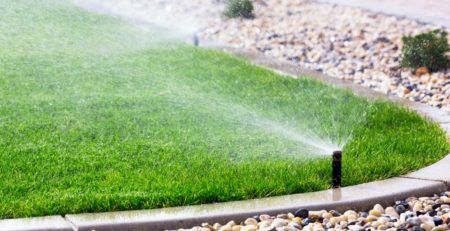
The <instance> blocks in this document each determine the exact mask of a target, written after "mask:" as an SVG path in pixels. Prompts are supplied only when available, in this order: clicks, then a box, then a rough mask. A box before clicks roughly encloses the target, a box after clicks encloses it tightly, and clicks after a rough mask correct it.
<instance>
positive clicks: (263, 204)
mask: <svg viewBox="0 0 450 231" xmlns="http://www.w3.org/2000/svg"><path fill="white" fill-rule="evenodd" d="M209 47H212V48H215V49H222V50H224V51H227V52H231V53H232V54H235V55H237V56H240V57H243V58H246V59H248V60H249V61H250V62H252V63H253V64H255V65H258V66H263V67H265V68H270V69H272V70H274V71H276V72H279V73H282V74H285V75H289V76H292V77H294V78H297V76H310V77H313V78H315V79H318V80H320V81H322V82H325V83H329V84H332V85H335V86H337V87H343V88H347V89H350V90H351V91H353V92H354V93H355V94H356V95H360V96H364V97H368V98H372V99H382V100H391V101H394V102H398V103H400V104H402V105H405V106H406V107H408V108H410V109H412V110H415V111H416V112H418V113H419V114H421V115H423V116H424V117H427V118H429V119H431V120H433V121H435V122H437V123H439V124H440V125H441V127H442V128H443V129H445V130H446V131H447V133H449V134H450V112H444V111H441V110H439V109H437V108H433V107H431V106H427V105H424V104H420V103H416V102H411V101H409V100H406V99H401V98H398V97H393V96H387V95H385V94H382V93H378V92H374V91H372V90H370V89H368V88H365V87H362V86H359V85H356V84H354V83H352V82H349V81H344V80H340V79H336V78H332V77H329V76H325V75H323V74H321V73H318V72H314V71H310V70H304V69H301V68H299V67H298V66H296V65H294V64H291V63H288V62H282V61H275V60H273V59H271V58H268V57H266V56H264V55H263V54H261V53H255V52H248V51H241V50H238V49H234V48H224V47H218V46H216V45H212V46H209ZM449 182H450V154H449V155H448V156H447V157H445V158H444V159H442V160H441V161H439V162H437V163H435V164H433V165H431V166H428V167H425V168H423V169H420V170H419V171H416V172H413V173H410V174H407V175H405V176H400V177H394V178H391V179H386V180H382V181H375V182H370V183H365V184H360V185H354V186H349V187H344V188H341V189H335V190H325V191H319V192H312V193H302V194H293V195H285V196H278V197H269V198H262V199H253V200H245V201H233V202H225V203H217V204H206V205H196V206H185V207H175V208H164V209H153V210H139V211H124V212H107V213H92V214H69V215H66V216H65V217H64V218H63V217H62V216H50V217H40V218H29V219H9V220H0V231H2V230H17V231H19V230H20V231H38V230H63V231H65V230H79V231H83V230H96V231H99V230H130V231H131V230H161V229H176V228H182V227H192V226H196V225H200V224H201V223H203V222H209V223H214V222H222V223H224V222H227V221H229V220H235V221H238V222H239V221H243V220H244V219H246V218H248V217H250V216H253V215H256V214H261V213H267V214H277V213H285V212H289V211H290V212H293V211H295V210H296V209H298V208H307V209H310V210H319V209H335V210H347V209H355V210H360V209H361V210H367V209H369V208H370V207H371V206H373V204H375V203H380V204H382V205H387V204H390V203H393V202H394V201H395V200H398V199H402V198H405V197H408V196H411V195H414V196H426V195H431V194H433V193H439V192H443V191H445V190H447V189H449V188H450V184H449Z"/></svg>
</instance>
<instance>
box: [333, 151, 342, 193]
mask: <svg viewBox="0 0 450 231" xmlns="http://www.w3.org/2000/svg"><path fill="white" fill-rule="evenodd" d="M341 169H342V151H340V150H337V151H334V152H333V162H332V173H331V174H332V175H331V186H332V187H333V188H339V187H341V181H342V180H341V178H342V175H341Z"/></svg>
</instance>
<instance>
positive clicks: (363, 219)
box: [180, 191, 450, 231]
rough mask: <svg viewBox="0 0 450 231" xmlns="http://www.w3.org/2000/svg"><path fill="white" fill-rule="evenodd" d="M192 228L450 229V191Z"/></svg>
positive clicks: (270, 230)
mask: <svg viewBox="0 0 450 231" xmlns="http://www.w3.org/2000/svg"><path fill="white" fill-rule="evenodd" d="M181 230H190V231H296V230H303V231H306V230H307V231H321V230H353V231H357V230H392V231H395V230H397V231H406V230H414V231H422V230H423V231H439V230H450V191H449V192H445V193H441V194H440V195H434V196H432V197H419V198H416V197H409V198H407V199H405V200H400V201H397V202H395V204H394V205H392V206H389V207H386V208H384V207H383V206H381V205H379V204H376V205H375V206H374V207H373V208H372V209H371V210H370V211H362V212H357V211H353V210H347V211H345V212H343V213H340V212H338V211H334V210H331V211H325V210H321V211H308V210H306V209H299V210H298V211H296V212H295V213H288V214H279V215H277V216H269V215H265V214H263V215H256V216H254V217H251V218H248V219H246V220H245V221H244V222H242V223H236V222H234V221H230V222H228V223H227V224H218V223H216V224H208V223H204V224H202V225H201V226H199V227H194V228H191V229H180V231H181Z"/></svg>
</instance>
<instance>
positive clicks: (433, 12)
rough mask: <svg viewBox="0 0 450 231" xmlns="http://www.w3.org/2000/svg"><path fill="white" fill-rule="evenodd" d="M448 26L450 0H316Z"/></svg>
mask: <svg viewBox="0 0 450 231" xmlns="http://www.w3.org/2000/svg"><path fill="white" fill-rule="evenodd" d="M318 1H319V2H327V3H333V4H339V5H345V6H353V7H359V8H362V9H366V10H370V11H374V12H382V13H385V14H390V15H395V16H400V17H407V18H411V19H415V20H419V21H421V22H426V23H431V24H435V25H438V26H444V27H447V28H450V0H318Z"/></svg>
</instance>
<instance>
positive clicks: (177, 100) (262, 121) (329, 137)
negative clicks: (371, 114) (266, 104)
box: [73, 0, 364, 157]
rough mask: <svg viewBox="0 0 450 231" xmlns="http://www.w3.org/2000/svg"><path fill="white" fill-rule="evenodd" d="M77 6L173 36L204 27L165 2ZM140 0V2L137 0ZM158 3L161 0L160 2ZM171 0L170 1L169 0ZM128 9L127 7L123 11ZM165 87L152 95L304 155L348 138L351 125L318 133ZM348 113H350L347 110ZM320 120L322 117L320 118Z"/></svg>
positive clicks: (97, 1) (96, 0)
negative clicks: (268, 137) (175, 14)
mask: <svg viewBox="0 0 450 231" xmlns="http://www.w3.org/2000/svg"><path fill="white" fill-rule="evenodd" d="M73 1H75V3H77V4H78V5H81V6H83V7H87V8H89V9H91V10H95V11H97V12H102V13H108V14H113V15H117V16H121V17H125V18H126V19H128V20H131V21H132V22H134V23H138V24H141V25H145V26H147V27H152V28H154V27H161V28H166V30H164V33H165V35H167V34H176V36H184V35H190V34H192V33H194V32H195V31H196V30H198V29H199V28H201V27H202V26H204V25H203V24H202V23H199V22H198V21H196V20H189V19H185V20H183V21H182V22H180V21H179V19H178V18H177V17H173V18H172V19H171V16H173V15H172V14H173V12H171V11H170V8H169V9H167V8H164V5H163V6H161V5H155V7H154V8H151V7H148V6H145V7H144V8H145V11H142V9H139V7H143V6H142V5H139V4H138V3H136V0H127V1H121V0H93V1H92V0H73ZM155 1H158V0H149V1H147V3H146V4H152V3H154V2H155ZM137 2H141V1H137ZM159 2H160V1H159ZM169 2H170V1H169ZM124 9H127V10H124ZM163 85H165V89H164V90H162V91H159V92H160V93H156V94H155V95H154V97H165V98H167V99H169V100H170V101H171V102H172V103H174V104H178V105H183V106H184V107H189V108H188V109H187V110H197V111H202V110H203V111H204V112H205V114H208V113H211V112H213V113H214V114H216V115H220V117H221V119H223V120H225V121H228V122H230V123H238V124H241V125H243V126H246V127H250V128H252V129H254V130H258V131H263V132H264V133H266V134H269V135H271V136H276V137H278V138H281V139H285V140H290V141H294V142H296V143H299V144H301V145H300V146H301V149H302V150H298V152H296V153H297V154H299V153H301V154H303V155H305V156H312V157H314V156H316V157H319V156H324V155H331V154H332V152H333V151H335V150H341V149H342V148H343V147H344V146H345V144H346V143H347V141H348V140H349V139H350V138H351V134H352V132H351V131H352V128H351V127H349V128H348V129H347V131H346V132H344V133H343V134H339V135H337V133H336V130H339V129H338V128H337V127H334V124H332V126H331V128H330V131H325V132H323V131H321V132H318V131H317V130H318V129H317V130H315V129H314V127H311V126H309V127H308V126H303V125H302V124H298V123H296V122H289V121H287V120H286V119H285V118H282V117H280V116H275V117H274V116H273V115H272V116H268V115H266V114H265V113H264V112H263V111H260V110H258V108H254V107H251V106H248V105H244V104H242V103H237V102H235V101H233V100H232V99H227V98H224V96H222V95H218V94H215V93H213V92H202V90H199V89H195V87H196V85H199V84H194V85H192V84H191V83H184V82H182V81H180V80H173V79H172V80H171V79H170V78H167V79H165V80H164V84H163ZM350 114H351V113H350ZM354 116H359V118H358V119H353V120H354V121H363V120H364V117H361V116H360V115H354ZM303 119H304V120H305V121H306V123H307V122H308V120H315V119H317V118H316V117H315V116H311V117H308V118H307V117H304V118H303ZM322 119H323V118H322ZM319 120H320V118H319V119H318V121H319ZM318 121H315V123H313V124H315V126H319V125H320V121H319V122H318ZM353 125H355V124H353Z"/></svg>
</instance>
